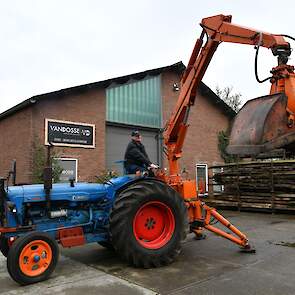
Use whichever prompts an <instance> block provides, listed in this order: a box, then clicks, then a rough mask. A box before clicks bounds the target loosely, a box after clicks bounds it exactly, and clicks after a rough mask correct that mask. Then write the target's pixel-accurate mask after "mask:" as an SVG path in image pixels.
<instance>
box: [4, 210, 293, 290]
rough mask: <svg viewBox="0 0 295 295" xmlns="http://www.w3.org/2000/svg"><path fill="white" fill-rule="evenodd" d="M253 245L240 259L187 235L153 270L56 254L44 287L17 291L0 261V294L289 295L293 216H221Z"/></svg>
mask: <svg viewBox="0 0 295 295" xmlns="http://www.w3.org/2000/svg"><path fill="white" fill-rule="evenodd" d="M223 213H224V215H225V216H226V217H228V218H229V220H230V221H232V222H233V224H234V225H236V226H238V227H239V228H240V229H241V230H242V231H244V232H245V233H246V234H247V235H248V236H249V238H250V240H251V241H252V243H254V244H255V247H256V250H257V253H256V254H245V253H240V252H239V248H238V247H237V246H236V245H234V244H232V243H230V242H229V241H227V240H225V239H222V238H220V237H217V236H215V235H213V234H211V233H208V236H207V239H206V240H201V241H195V240H194V239H193V236H192V235H189V236H188V238H187V240H186V242H185V243H184V245H183V251H182V253H181V255H180V257H179V258H178V259H177V261H175V262H174V263H173V264H172V265H169V266H167V267H163V268H158V269H136V268H133V267H130V266H128V265H127V264H126V263H125V262H124V261H122V260H121V259H120V257H118V256H117V255H116V254H115V253H114V252H112V251H108V250H106V249H103V248H102V247H100V246H98V245H96V244H93V245H87V246H85V247H77V248H73V249H62V256H61V259H60V262H59V264H58V267H57V270H56V272H55V273H54V274H53V276H52V278H51V279H50V280H48V281H46V282H42V283H40V284H36V285H33V286H27V287H19V286H17V285H16V284H15V283H14V282H13V281H12V280H11V279H10V278H9V276H8V274H7V272H6V267H5V263H4V262H5V261H4V258H3V257H1V258H0V292H1V294H37V293H38V294H40V293H42V294H51V293H54V294H78V293H79V294H80V293H83V292H85V294H157V293H158V294H198V295H199V294H200V295H202V294H204V295H205V294H206V295H209V294H210V295H211V294H212V295H219V294H220V295H223V294H224V295H231V294H235V295H236V294H241V295H243V294H245V295H246V294H247V295H251V294H255V295H259V294H261V295H265V294H268V295H272V294H273V295H277V294H282V295H288V294H290V295H294V294H295V282H294V275H295V247H293V246H294V245H295V216H294V215H271V214H261V213H244V212H243V213H239V212H231V211H224V212H223Z"/></svg>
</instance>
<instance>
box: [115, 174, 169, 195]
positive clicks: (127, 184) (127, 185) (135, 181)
mask: <svg viewBox="0 0 295 295" xmlns="http://www.w3.org/2000/svg"><path fill="white" fill-rule="evenodd" d="M147 180H148V181H156V182H161V183H164V184H166V185H167V183H166V182H164V181H163V180H161V179H158V178H155V177H140V178H135V179H133V180H131V181H129V182H127V183H125V184H124V185H122V186H121V187H120V188H119V189H117V190H116V192H115V195H114V200H115V199H116V198H117V196H118V195H119V194H120V193H121V192H122V191H124V190H125V189H126V188H128V187H129V186H131V185H133V184H135V183H138V182H141V181H147Z"/></svg>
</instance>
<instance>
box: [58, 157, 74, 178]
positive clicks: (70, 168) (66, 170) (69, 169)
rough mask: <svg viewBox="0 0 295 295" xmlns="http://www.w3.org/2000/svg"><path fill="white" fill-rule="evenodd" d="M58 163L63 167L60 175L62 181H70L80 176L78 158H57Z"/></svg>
mask: <svg viewBox="0 0 295 295" xmlns="http://www.w3.org/2000/svg"><path fill="white" fill-rule="evenodd" d="M56 160H57V164H58V165H59V166H60V167H61V168H62V169H63V170H62V172H61V175H60V177H59V181H60V182H68V181H69V180H70V179H72V178H74V179H75V181H77V178H78V160H77V159H73V158H56Z"/></svg>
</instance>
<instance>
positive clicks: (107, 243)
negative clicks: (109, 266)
mask: <svg viewBox="0 0 295 295" xmlns="http://www.w3.org/2000/svg"><path fill="white" fill-rule="evenodd" d="M97 244H98V245H100V246H102V247H104V248H106V249H108V250H110V251H114V247H113V245H112V243H111V242H97Z"/></svg>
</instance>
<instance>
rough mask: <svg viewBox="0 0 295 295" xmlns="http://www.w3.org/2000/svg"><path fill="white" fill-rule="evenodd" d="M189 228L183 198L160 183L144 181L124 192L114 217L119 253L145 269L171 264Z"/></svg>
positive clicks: (114, 237) (113, 233) (113, 232)
mask: <svg viewBox="0 0 295 295" xmlns="http://www.w3.org/2000/svg"><path fill="white" fill-rule="evenodd" d="M187 227H188V223H187V210H186V206H185V204H184V202H183V200H182V198H181V197H180V196H179V195H178V193H177V192H176V191H175V190H174V189H172V188H171V187H170V186H168V185H166V184H165V183H162V182H160V181H157V180H142V181H139V182H137V183H135V184H132V185H130V187H128V188H127V189H125V190H124V191H122V192H121V193H120V194H119V195H118V197H117V198H116V201H115V203H114V206H113V209H112V212H111V217H110V231H111V238H112V244H113V246H114V248H115V250H116V251H117V252H118V253H119V254H121V256H123V258H125V259H126V260H127V261H128V262H129V263H131V264H133V265H135V266H137V267H144V268H151V267H159V266H163V265H166V264H169V263H171V262H172V261H173V260H174V259H175V258H176V257H177V256H178V254H179V253H180V250H181V242H182V241H183V240H184V239H185V237H186V232H187Z"/></svg>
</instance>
